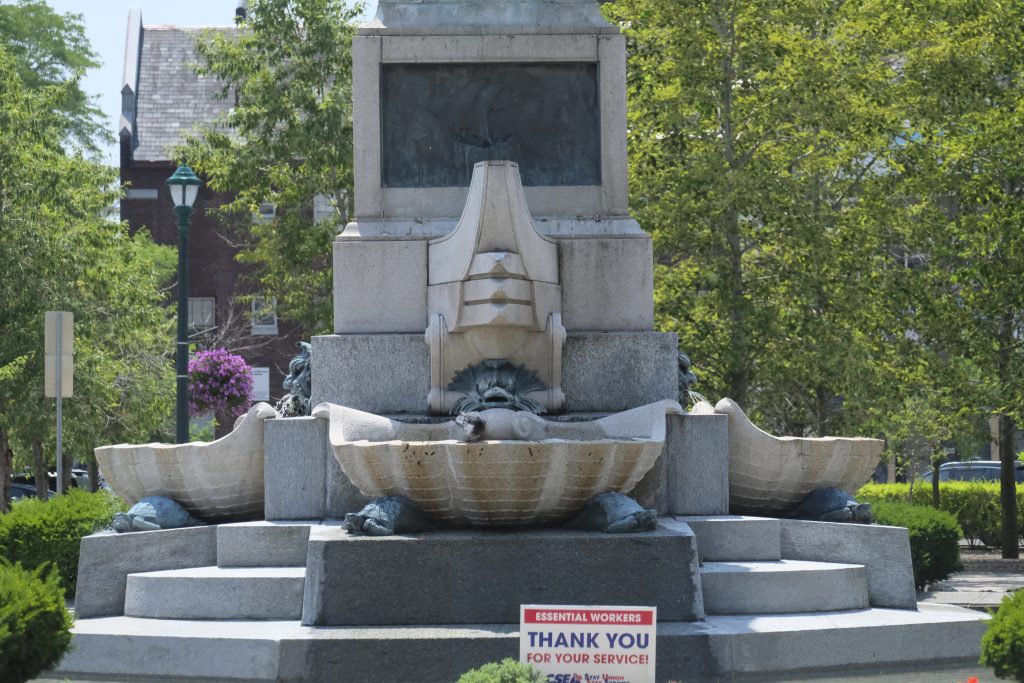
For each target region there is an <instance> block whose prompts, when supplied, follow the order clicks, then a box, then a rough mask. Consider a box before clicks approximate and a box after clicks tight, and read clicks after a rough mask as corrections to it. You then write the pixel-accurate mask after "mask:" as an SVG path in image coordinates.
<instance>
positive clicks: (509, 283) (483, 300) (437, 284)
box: [425, 161, 565, 415]
mask: <svg viewBox="0 0 1024 683" xmlns="http://www.w3.org/2000/svg"><path fill="white" fill-rule="evenodd" d="M427 257H428V260H429V264H430V265H429V271H430V275H429V285H430V287H429V289H430V291H429V292H428V295H427V303H428V310H427V315H428V322H429V324H428V325H427V328H426V335H425V338H426V340H427V343H428V344H429V345H430V395H429V397H428V398H427V405H428V408H429V410H430V412H431V413H432V414H435V415H445V414H448V413H449V412H450V411H451V410H453V409H454V406H455V405H456V403H457V402H458V401H459V399H460V398H461V394H460V393H458V392H453V391H448V387H449V386H450V385H451V382H452V380H453V379H454V378H456V377H457V374H458V373H459V372H460V371H462V370H464V369H465V368H468V367H473V366H478V365H479V364H480V363H484V362H487V361H489V360H491V359H502V360H505V361H508V362H509V363H510V364H512V365H514V366H516V367H523V368H528V369H529V370H530V371H531V372H533V373H536V375H537V377H538V378H539V380H540V384H538V386H536V387H535V388H533V389H532V390H531V392H530V393H531V399H532V400H534V401H537V402H538V403H539V404H540V405H541V406H543V408H544V409H545V410H547V411H550V412H557V411H559V410H560V409H561V407H562V403H563V401H564V395H563V394H562V390H561V373H562V344H563V342H564V341H565V328H564V327H563V326H562V323H561V304H562V301H561V292H560V289H559V286H558V247H557V243H556V242H555V241H554V240H552V239H550V238H548V237H544V236H543V235H541V234H540V233H539V232H537V228H536V226H534V224H533V219H532V218H530V212H529V209H528V208H527V206H526V199H525V197H524V196H523V187H522V184H521V183H520V177H519V167H518V165H517V164H515V163H513V162H511V161H483V162H480V163H478V164H476V165H475V166H474V167H473V181H472V184H471V185H470V188H469V196H468V197H467V199H466V205H465V207H464V208H463V210H462V217H461V218H460V219H459V223H458V225H456V226H455V230H453V231H452V232H451V233H450V234H449V235H447V236H445V237H442V238H439V239H436V240H433V241H431V242H430V245H429V247H428V250H427ZM524 393H526V392H525V391H524Z"/></svg>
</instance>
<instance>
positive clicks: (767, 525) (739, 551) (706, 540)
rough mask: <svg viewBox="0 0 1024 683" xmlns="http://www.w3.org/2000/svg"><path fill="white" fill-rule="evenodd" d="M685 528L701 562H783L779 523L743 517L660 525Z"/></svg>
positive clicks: (692, 519)
mask: <svg viewBox="0 0 1024 683" xmlns="http://www.w3.org/2000/svg"><path fill="white" fill-rule="evenodd" d="M679 523H683V524H688V525H689V526H690V528H691V529H692V530H693V533H694V534H695V535H696V536H697V555H698V557H699V558H700V560H701V562H727V561H752V560H780V559H782V543H781V540H780V539H781V531H780V524H779V520H777V519H769V518H765V517H748V516H743V515H707V516H685V517H683V516H679V517H673V518H668V519H664V520H662V524H664V525H666V526H669V525H672V524H679Z"/></svg>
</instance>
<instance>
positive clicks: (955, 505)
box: [856, 481, 1024, 545]
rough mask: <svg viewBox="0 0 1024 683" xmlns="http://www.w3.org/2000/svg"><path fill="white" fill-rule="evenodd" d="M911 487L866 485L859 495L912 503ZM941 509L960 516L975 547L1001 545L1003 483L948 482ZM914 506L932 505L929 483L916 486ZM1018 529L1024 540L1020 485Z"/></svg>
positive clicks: (1019, 487)
mask: <svg viewBox="0 0 1024 683" xmlns="http://www.w3.org/2000/svg"><path fill="white" fill-rule="evenodd" d="M909 490H910V485H909V484H865V485H864V486H863V487H861V489H860V490H859V491H858V492H857V496H856V498H857V500H860V501H863V502H865V503H871V504H872V505H874V504H875V503H878V502H884V501H890V502H899V503H906V502H908V495H909ZM939 492H940V496H941V502H940V508H941V509H942V510H945V511H946V512H950V513H952V514H954V515H956V518H957V521H958V522H959V524H960V528H961V529H963V532H964V538H966V539H967V540H968V541H970V542H971V545H974V543H975V542H977V541H981V542H982V543H985V544H986V545H993V544H997V543H999V541H1000V539H1001V537H1002V527H1003V521H1002V505H1001V503H1000V501H999V482H980V481H944V482H941V483H940V484H939ZM913 503H914V505H928V506H930V505H931V504H932V492H931V486H929V485H928V484H927V483H925V482H917V483H916V484H915V485H914V500H913ZM1017 528H1018V529H1020V531H1021V537H1022V538H1024V484H1017Z"/></svg>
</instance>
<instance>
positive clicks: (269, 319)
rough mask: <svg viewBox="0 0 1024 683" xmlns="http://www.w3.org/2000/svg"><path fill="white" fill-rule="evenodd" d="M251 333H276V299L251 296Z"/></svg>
mask: <svg viewBox="0 0 1024 683" xmlns="http://www.w3.org/2000/svg"><path fill="white" fill-rule="evenodd" d="M252 333H253V334H254V335H257V334H277V299H276V298H273V297H271V298H269V299H267V298H265V297H262V296H254V297H253V298H252Z"/></svg>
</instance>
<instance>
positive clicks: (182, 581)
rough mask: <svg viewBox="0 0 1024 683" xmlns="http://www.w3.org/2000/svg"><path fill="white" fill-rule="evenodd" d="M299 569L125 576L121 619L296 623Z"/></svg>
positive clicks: (206, 570) (200, 570)
mask: <svg viewBox="0 0 1024 683" xmlns="http://www.w3.org/2000/svg"><path fill="white" fill-rule="evenodd" d="M305 573H306V571H305V568H304V567H190V568H186V569H169V570H163V571H153V572H140V573H135V574H129V575H128V579H127V583H126V586H125V598H124V614H125V616H129V617H146V618H150V619H247V620H268V621H269V620H278V621H279V620H286V619H298V618H299V616H300V615H301V613H302V585H303V582H304V580H305Z"/></svg>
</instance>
